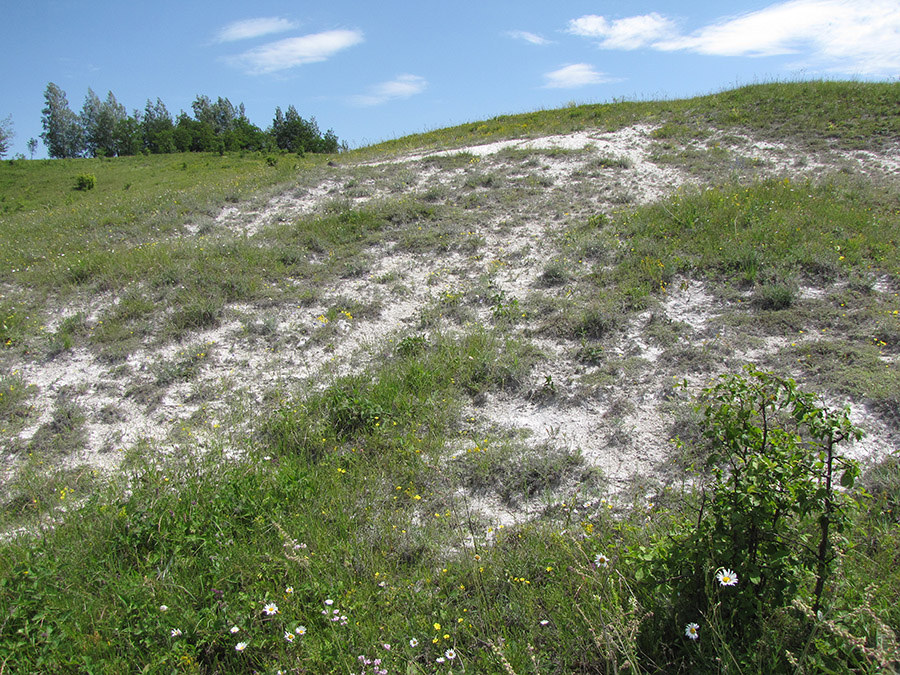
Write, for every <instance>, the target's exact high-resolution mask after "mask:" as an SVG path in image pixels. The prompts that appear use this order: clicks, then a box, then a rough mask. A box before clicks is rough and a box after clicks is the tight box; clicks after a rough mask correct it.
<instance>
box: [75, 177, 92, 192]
mask: <svg viewBox="0 0 900 675" xmlns="http://www.w3.org/2000/svg"><path fill="white" fill-rule="evenodd" d="M96 185H97V179H96V178H95V177H94V174H92V173H82V174H79V176H78V178H76V179H75V189H76V190H93V189H94V187H96Z"/></svg>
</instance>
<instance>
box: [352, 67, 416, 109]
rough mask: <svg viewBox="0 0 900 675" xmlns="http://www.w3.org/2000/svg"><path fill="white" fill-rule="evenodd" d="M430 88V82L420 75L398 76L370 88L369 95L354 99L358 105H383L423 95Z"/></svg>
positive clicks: (361, 95)
mask: <svg viewBox="0 0 900 675" xmlns="http://www.w3.org/2000/svg"><path fill="white" fill-rule="evenodd" d="M427 86H428V82H427V81H426V80H425V78H424V77H419V76H418V75H409V74H404V75H398V76H397V77H396V78H394V79H393V80H390V81H388V82H380V83H379V84H376V85H374V86H372V87H370V88H369V92H368V93H367V94H360V95H359V96H354V97H353V99H352V100H353V102H354V103H355V104H356V105H364V106H372V105H381V104H382V103H387V102H388V101H394V100H397V99H403V98H409V97H410V96H415V95H416V94H421V93H422V92H423V91H425V88H426V87H427Z"/></svg>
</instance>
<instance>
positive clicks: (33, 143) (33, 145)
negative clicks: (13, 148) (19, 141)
mask: <svg viewBox="0 0 900 675" xmlns="http://www.w3.org/2000/svg"><path fill="white" fill-rule="evenodd" d="M26 145H27V146H28V152H29V153H30V154H31V159H34V151H35V150H37V145H38V142H37V139H36V138H29V139H28V143H26Z"/></svg>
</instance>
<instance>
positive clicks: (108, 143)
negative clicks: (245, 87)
mask: <svg viewBox="0 0 900 675" xmlns="http://www.w3.org/2000/svg"><path fill="white" fill-rule="evenodd" d="M45 99H46V107H45V108H44V110H43V118H42V121H43V125H44V133H43V134H41V138H43V139H44V143H45V145H46V146H47V148H48V151H49V153H50V156H51V157H56V158H64V157H80V156H82V155H86V156H88V157H110V156H124V155H136V154H139V153H144V154H165V153H173V152H216V153H220V154H222V153H224V152H226V151H227V152H235V151H241V150H247V151H251V152H260V151H266V150H271V149H273V148H280V149H282V150H286V151H289V152H296V153H298V154H300V155H302V154H303V153H306V152H315V153H333V152H338V151H339V150H340V149H341V146H340V144H339V143H338V139H337V136H336V135H335V134H334V132H333V131H331V130H328V131H327V132H325V133H324V134H323V133H321V132H320V131H319V127H318V125H317V124H316V121H315V119H314V118H313V119H310V120H304V119H303V118H302V117H300V115H299V114H298V113H297V111H296V109H295V108H294V107H293V106H290V107H289V108H288V111H287V114H286V115H285V114H283V113H282V112H281V109H280V108H278V109H276V116H275V121H274V123H273V126H272V128H271V129H270V130H268V131H263V130H262V129H260V128H259V127H257V126H256V125H255V124H253V123H252V122H250V120H249V119H248V118H247V115H246V112H245V110H244V104H243V103H241V104H239V105H237V106H235V105H234V104H232V103H231V101H229V100H228V99H227V98H222V97H219V98H218V99H217V100H216V101H215V102H213V101H212V100H211V99H210V98H209V97H208V96H198V97H197V98H196V99H195V100H194V102H193V104H192V105H191V108H192V110H193V113H194V117H193V118H191V117H190V116H188V115H187V113H185V112H184V111H182V112H181V113H179V114H178V116H177V117H176V118H175V119H173V117H172V114H171V113H170V112H169V111H168V109H167V108H166V105H165V104H164V103H163V102H162V100H161V99H159V98H157V99H156V102H155V103H154V102H152V101H150V100H149V99H148V100H147V103H146V105H145V106H144V110H143V111H135V113H134V115H133V116H129V115H128V114H127V112H126V111H125V107H124V106H123V105H122V104H120V103H119V102H118V101H117V100H116V97H115V96H114V95H113V93H112V92H109V93H108V94H107V97H106V100H105V101H101V100H100V98H99V97H98V96H97V95H96V94H95V93H94V92H93V90H91V89H90V88H89V89H88V93H87V95H86V96H85V100H84V106H83V107H82V110H81V114H80V115H76V114H75V113H73V112H72V111H71V110H70V109H69V107H68V102H67V100H66V95H65V92H64V91H62V90H61V89H60V88H59V87H58V86H56V85H55V84H53V83H52V82H51V83H50V84H49V85H47V90H46V92H45ZM7 121H8V120H4V125H6V122H7ZM0 130H2V134H0V157H2V156H3V153H4V152H5V149H6V148H5V146H3V145H2V143H3V142H4V139H7V138H8V135H7V133H6V132H7V131H8V130H9V127H8V126H3V127H0ZM9 133H11V131H9Z"/></svg>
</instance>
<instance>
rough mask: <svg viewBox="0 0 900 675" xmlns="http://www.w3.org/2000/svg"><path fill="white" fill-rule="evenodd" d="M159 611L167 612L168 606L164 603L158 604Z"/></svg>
mask: <svg viewBox="0 0 900 675" xmlns="http://www.w3.org/2000/svg"><path fill="white" fill-rule="evenodd" d="M159 611H160V612H168V611H169V608H168V607H166V606H165V605H160V606H159Z"/></svg>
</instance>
